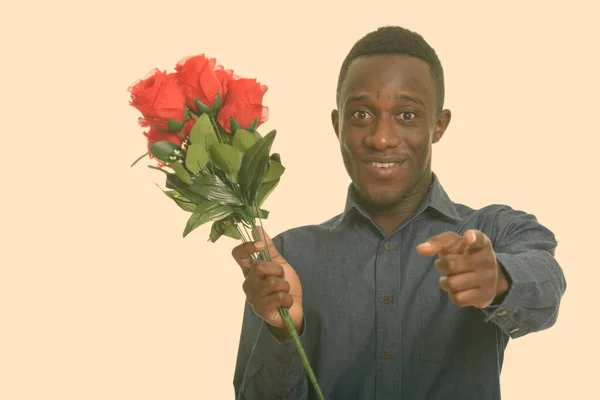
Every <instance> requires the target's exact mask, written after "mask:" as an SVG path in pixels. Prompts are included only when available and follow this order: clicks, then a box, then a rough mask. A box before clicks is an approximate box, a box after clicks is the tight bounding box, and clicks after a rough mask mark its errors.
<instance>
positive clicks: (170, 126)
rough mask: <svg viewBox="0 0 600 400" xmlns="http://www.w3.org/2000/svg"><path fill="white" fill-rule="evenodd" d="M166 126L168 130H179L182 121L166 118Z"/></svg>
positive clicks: (181, 126)
mask: <svg viewBox="0 0 600 400" xmlns="http://www.w3.org/2000/svg"><path fill="white" fill-rule="evenodd" d="M167 126H168V129H169V131H170V132H180V131H181V130H182V129H183V123H181V122H178V121H173V120H172V119H167Z"/></svg>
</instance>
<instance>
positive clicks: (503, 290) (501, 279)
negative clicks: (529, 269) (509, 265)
mask: <svg viewBox="0 0 600 400" xmlns="http://www.w3.org/2000/svg"><path fill="white" fill-rule="evenodd" d="M497 264H498V283H497V285H496V298H498V297H501V296H502V297H503V296H504V295H506V294H507V293H508V290H509V289H510V280H509V278H508V275H507V274H506V271H505V270H504V267H503V266H502V265H501V264H500V263H497Z"/></svg>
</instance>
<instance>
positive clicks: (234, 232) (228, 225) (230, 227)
mask: <svg viewBox="0 0 600 400" xmlns="http://www.w3.org/2000/svg"><path fill="white" fill-rule="evenodd" d="M222 223H223V227H224V231H223V234H224V235H225V236H228V237H230V238H232V239H237V240H239V239H241V238H242V237H241V236H240V232H239V231H238V229H237V227H236V225H235V224H234V223H233V222H231V221H230V220H225V221H222Z"/></svg>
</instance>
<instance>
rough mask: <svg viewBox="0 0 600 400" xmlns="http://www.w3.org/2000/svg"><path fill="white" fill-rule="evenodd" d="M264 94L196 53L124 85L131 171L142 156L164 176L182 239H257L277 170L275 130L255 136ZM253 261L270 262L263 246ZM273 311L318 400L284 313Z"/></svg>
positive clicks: (279, 167) (278, 174)
mask: <svg viewBox="0 0 600 400" xmlns="http://www.w3.org/2000/svg"><path fill="white" fill-rule="evenodd" d="M266 91H267V87H266V86H265V85H262V84H260V83H259V82H257V80H256V79H248V78H242V77H239V76H237V75H236V74H234V73H233V71H231V70H226V69H224V68H223V67H222V66H220V65H217V64H216V60H215V59H212V58H207V57H205V55H204V54H201V55H198V56H193V57H188V58H184V59H183V60H181V61H180V62H179V63H177V65H176V67H175V72H172V73H166V71H159V70H157V69H154V70H152V71H151V72H150V73H149V75H148V76H147V77H145V78H144V79H142V80H139V81H138V82H136V83H135V84H133V85H132V86H131V87H129V92H130V93H131V101H130V105H132V106H133V107H135V108H136V109H138V110H139V111H140V113H141V114H142V117H140V119H139V123H140V125H141V126H142V127H145V128H147V130H146V131H145V132H144V135H145V137H146V139H147V146H148V151H147V152H146V153H145V154H143V155H142V156H141V157H139V158H138V159H137V160H136V161H135V162H134V163H133V164H132V166H133V165H135V164H136V163H137V162H139V161H140V160H141V159H142V158H144V157H146V156H149V157H150V158H151V159H155V160H156V165H149V167H150V168H153V169H157V170H159V171H162V172H163V173H165V174H166V184H165V186H166V189H167V190H165V189H161V190H162V191H163V192H164V193H165V194H166V195H167V196H168V197H169V198H171V199H172V200H173V201H174V202H175V203H176V204H177V205H178V206H179V207H180V208H181V209H183V210H184V211H186V212H189V213H191V215H190V217H189V219H188V221H187V224H186V226H185V229H184V231H183V236H184V237H185V236H187V235H188V234H189V233H190V232H192V231H193V230H194V229H196V228H198V227H200V226H201V225H204V224H206V223H210V222H212V226H211V230H210V235H209V240H210V241H212V242H215V241H217V240H218V239H219V238H220V237H221V236H223V235H225V236H228V237H231V238H234V239H241V240H242V241H250V240H251V237H255V238H258V237H260V236H259V233H258V229H257V227H258V225H261V226H262V220H263V219H265V218H267V217H268V215H269V212H268V211H267V210H264V209H262V208H261V206H262V204H263V203H264V201H265V200H266V199H267V197H268V196H269V194H270V193H271V192H272V191H273V190H274V189H275V187H276V186H277V184H278V183H279V179H280V177H281V176H282V174H283V173H284V171H285V168H284V167H283V165H282V163H281V158H280V156H279V154H277V153H273V154H271V146H272V144H273V141H274V139H275V131H274V130H273V131H271V132H269V133H268V134H266V135H264V136H262V135H261V134H260V133H259V132H258V131H257V128H258V127H259V126H260V125H261V124H263V123H264V122H265V121H266V120H267V118H268V113H269V110H268V108H267V107H265V106H263V104H262V98H263V96H264V94H265V92H266ZM257 221H258V222H257ZM258 258H260V259H262V260H270V259H271V258H270V255H269V252H268V248H267V249H265V250H263V252H262V253H261V254H260V255H259V257H258ZM279 313H280V314H281V317H282V318H283V320H284V322H285V324H286V326H287V328H288V330H289V332H290V335H291V336H292V338H293V340H294V343H295V345H296V348H297V350H298V352H299V354H300V357H301V359H302V363H303V365H304V367H305V369H306V371H307V373H308V376H309V379H310V381H311V382H312V384H313V386H314V387H315V390H316V392H317V393H318V395H319V397H320V398H321V399H322V398H323V394H322V392H321V390H320V388H319V385H318V383H317V380H316V377H315V375H314V373H313V371H312V368H311V366H310V363H309V362H308V359H307V357H306V354H305V352H304V349H303V347H302V344H301V342H300V339H299V338H298V333H297V332H296V329H295V328H294V325H293V322H292V319H291V317H290V314H289V312H288V309H287V308H286V307H282V308H280V309H279Z"/></svg>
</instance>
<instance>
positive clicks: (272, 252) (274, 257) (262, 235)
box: [252, 226, 286, 263]
mask: <svg viewBox="0 0 600 400" xmlns="http://www.w3.org/2000/svg"><path fill="white" fill-rule="evenodd" d="M256 230H257V231H258V235H259V236H258V237H257V236H256V235H257V233H256V232H254V231H252V236H253V237H254V240H255V241H258V242H263V243H265V244H266V245H267V247H266V248H265V250H264V251H265V252H266V253H267V256H270V258H271V261H273V262H276V263H282V262H286V261H285V259H284V258H283V257H282V255H281V254H279V251H278V250H277V248H276V247H275V244H274V243H273V240H271V238H270V237H269V235H268V234H267V232H265V231H264V229H263V228H262V227H260V226H257V227H256Z"/></svg>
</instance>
